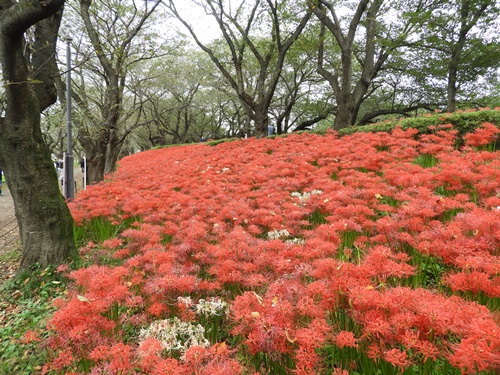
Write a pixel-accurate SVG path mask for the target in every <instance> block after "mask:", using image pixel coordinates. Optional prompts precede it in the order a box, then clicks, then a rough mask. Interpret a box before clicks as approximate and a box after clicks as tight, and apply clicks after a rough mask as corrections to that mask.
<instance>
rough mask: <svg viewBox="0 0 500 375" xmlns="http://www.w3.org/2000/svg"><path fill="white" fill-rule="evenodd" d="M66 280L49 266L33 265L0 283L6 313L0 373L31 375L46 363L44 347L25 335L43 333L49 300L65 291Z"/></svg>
mask: <svg viewBox="0 0 500 375" xmlns="http://www.w3.org/2000/svg"><path fill="white" fill-rule="evenodd" d="M66 282H67V280H66V279H65V278H64V277H62V276H61V275H60V274H59V273H57V272H56V271H55V270H54V268H53V267H48V268H46V269H40V268H39V267H38V266H34V267H32V268H31V269H30V270H29V272H24V273H22V274H20V275H18V276H17V277H16V278H14V279H11V280H8V281H6V282H5V283H4V284H3V285H2V286H1V288H0V307H1V309H0V310H2V311H6V312H8V315H4V316H2V318H3V319H4V320H3V321H2V326H1V327H0V374H19V375H30V374H35V373H38V372H39V371H40V370H41V366H42V365H43V364H45V363H46V362H47V358H48V352H47V350H46V349H45V348H44V347H42V346H39V345H38V338H35V339H33V340H29V339H28V335H31V336H32V337H40V338H43V336H44V334H46V333H45V332H46V331H45V321H46V319H47V318H48V317H49V316H50V314H51V313H52V312H53V311H54V310H55V308H54V307H53V305H52V300H53V299H54V298H57V297H60V296H62V295H64V294H65V292H66ZM5 319H6V320H5ZM27 333H28V335H27Z"/></svg>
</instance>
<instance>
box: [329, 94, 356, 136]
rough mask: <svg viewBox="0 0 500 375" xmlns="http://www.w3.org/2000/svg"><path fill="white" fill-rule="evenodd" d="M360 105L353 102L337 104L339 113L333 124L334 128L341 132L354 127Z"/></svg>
mask: <svg viewBox="0 0 500 375" xmlns="http://www.w3.org/2000/svg"><path fill="white" fill-rule="evenodd" d="M358 108H359V104H358V105H356V103H354V101H353V100H348V101H347V102H342V101H339V102H338V103H337V113H336V115H335V120H334V122H333V128H334V129H335V130H340V129H344V128H348V127H349V126H352V125H353V124H354V122H355V120H356V113H357V109H358Z"/></svg>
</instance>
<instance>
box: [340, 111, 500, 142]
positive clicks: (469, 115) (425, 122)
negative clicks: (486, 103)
mask: <svg viewBox="0 0 500 375" xmlns="http://www.w3.org/2000/svg"><path fill="white" fill-rule="evenodd" d="M484 122H490V123H492V124H494V125H496V126H499V127H500V111H499V110H493V109H488V110H481V111H475V112H461V111H457V112H454V113H435V114H433V115H429V116H419V117H410V118H406V119H403V120H394V121H386V122H383V123H376V124H372V125H365V126H352V127H350V128H346V129H342V130H340V131H339V133H340V135H349V134H354V133H358V132H364V133H366V132H390V131H392V130H393V129H394V128H396V127H397V126H400V127H401V128H402V129H410V128H413V129H417V130H418V131H419V132H420V133H430V129H429V127H431V126H437V125H444V124H452V125H453V126H454V127H455V128H456V129H457V130H458V132H459V137H460V136H463V135H464V134H467V133H470V132H472V131H474V129H476V128H477V127H478V126H479V125H481V124H482V123H484Z"/></svg>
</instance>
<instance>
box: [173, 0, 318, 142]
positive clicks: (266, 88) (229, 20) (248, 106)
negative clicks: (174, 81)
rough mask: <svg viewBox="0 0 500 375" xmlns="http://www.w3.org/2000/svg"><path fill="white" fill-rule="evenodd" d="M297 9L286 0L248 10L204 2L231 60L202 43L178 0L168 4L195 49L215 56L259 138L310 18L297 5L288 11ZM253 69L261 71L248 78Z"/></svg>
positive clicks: (216, 1)
mask: <svg viewBox="0 0 500 375" xmlns="http://www.w3.org/2000/svg"><path fill="white" fill-rule="evenodd" d="M294 4H295V3H294ZM294 4H292V2H283V1H281V2H280V4H279V5H278V1H272V0H266V1H260V0H257V1H255V2H254V3H253V5H252V6H250V7H249V6H247V3H246V2H245V1H243V2H241V3H240V4H239V5H238V6H237V7H236V9H235V10H234V11H233V10H232V9H231V7H230V4H226V3H224V2H223V1H221V0H205V1H203V2H202V5H203V7H204V9H205V11H206V13H207V15H210V16H212V17H214V18H215V20H216V21H217V24H218V25H219V28H220V30H221V31H222V34H223V39H222V40H221V42H223V43H225V45H226V46H227V47H228V49H229V51H228V52H229V58H228V57H227V55H226V54H225V53H223V54H221V55H218V54H217V51H216V50H215V48H213V47H210V46H208V45H207V44H205V43H202V42H201V40H200V38H199V37H198V35H197V34H196V33H195V31H194V29H193V27H192V26H191V25H190V24H189V22H188V21H186V20H185V19H184V18H183V17H182V16H181V14H180V13H179V12H178V10H177V8H176V6H175V1H173V0H169V2H168V8H169V9H170V11H171V12H172V14H174V15H175V16H176V17H177V18H178V19H179V20H180V21H181V22H182V23H183V24H184V26H185V27H186V28H187V30H188V31H189V33H190V34H191V36H192V37H193V39H194V40H195V42H196V44H197V45H198V46H199V47H200V48H201V49H202V50H203V51H205V52H206V53H207V54H208V55H209V56H210V58H211V59H212V61H213V62H214V64H215V65H216V66H217V68H218V69H219V70H220V71H221V73H222V75H223V76H224V79H225V80H226V81H227V82H228V84H229V85H230V86H231V88H232V89H233V90H234V91H235V93H236V94H237V96H238V98H239V99H240V100H241V103H242V104H243V107H244V109H245V111H246V113H247V115H248V116H249V117H250V118H251V119H252V121H253V122H254V124H255V134H256V136H258V137H260V136H264V135H266V134H267V127H268V124H269V107H270V105H271V101H272V99H273V96H274V93H275V90H276V86H277V84H278V80H279V78H280V75H281V69H282V67H283V64H284V59H285V55H286V53H287V51H288V49H289V48H290V47H291V45H292V44H293V43H294V42H295V41H296V40H297V38H298V37H299V35H300V33H301V32H302V30H303V29H304V27H305V26H306V24H307V22H308V20H309V18H310V16H311V14H310V12H308V11H307V10H306V11H304V10H301V9H300V8H299V7H297V6H295V8H294V9H293V10H294V12H289V9H287V6H288V7H290V6H294ZM300 13H302V14H301V15H300ZM291 15H295V16H297V17H292V16H291ZM285 20H286V21H285ZM269 35H270V38H269ZM254 65H256V66H257V67H258V74H257V75H249V74H248V70H247V69H248V68H249V67H250V69H252V68H251V67H252V66H254Z"/></svg>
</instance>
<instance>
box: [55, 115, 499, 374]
mask: <svg viewBox="0 0 500 375" xmlns="http://www.w3.org/2000/svg"><path fill="white" fill-rule="evenodd" d="M497 130H498V129H497V128H493V127H492V126H490V125H488V124H485V125H484V126H483V127H482V128H480V129H478V130H477V131H476V132H475V133H474V134H472V135H469V136H467V137H466V138H465V141H466V146H465V147H464V148H463V149H462V150H457V149H455V145H456V134H457V132H456V131H455V130H453V129H451V128H450V127H449V126H443V127H439V128H437V129H434V131H433V133H432V134H429V135H423V136H418V134H417V133H418V132H417V131H416V130H402V129H399V128H397V129H395V130H394V131H393V132H392V133H391V134H388V133H376V134H371V133H368V134H361V133H359V134H355V135H353V136H348V137H343V138H339V137H338V136H337V135H336V134H335V133H332V132H330V133H328V134H327V135H325V136H320V135H314V134H307V135H306V134H304V135H297V134H292V135H289V136H287V137H286V138H276V139H261V140H240V141H235V142H228V143H224V144H220V145H218V146H217V147H210V146H208V145H207V144H198V145H191V146H185V147H175V148H168V149H162V150H153V151H150V152H144V153H139V154H135V155H132V156H129V157H126V158H124V159H122V160H121V161H120V167H119V169H118V171H117V172H116V173H114V174H112V175H110V176H108V177H107V181H106V182H105V183H102V184H99V185H96V186H92V187H90V188H89V189H88V190H86V191H84V192H81V193H80V194H79V195H78V197H77V198H76V199H74V200H73V201H72V202H71V203H70V206H71V209H72V213H73V215H74V218H75V221H76V222H77V223H78V224H79V225H86V223H88V222H89V221H91V220H92V219H94V218H101V219H104V220H108V221H109V222H115V223H124V222H125V220H126V219H128V220H130V221H132V220H135V218H139V219H137V222H136V223H133V224H132V225H130V226H128V227H127V228H124V229H123V230H121V232H120V233H119V234H118V235H117V236H116V237H115V238H111V239H108V240H106V241H103V242H102V243H95V244H89V245H87V246H85V247H84V248H82V249H81V252H82V253H85V254H87V255H94V256H95V257H96V259H98V256H97V255H95V254H102V255H103V256H105V257H107V259H110V258H111V259H113V262H120V263H121V264H120V265H119V266H97V265H96V266H91V267H88V268H85V269H81V270H78V271H73V272H72V273H70V275H69V276H70V278H71V279H72V280H74V290H73V291H72V292H71V293H69V295H68V298H67V299H66V301H62V300H59V301H58V302H57V308H58V311H57V312H56V313H55V314H54V316H53V318H52V319H51V321H50V322H49V326H50V327H51V328H52V330H53V335H52V336H51V338H50V339H49V342H48V343H49V344H50V347H51V348H53V349H54V350H55V351H56V352H57V351H59V352H61V353H63V354H64V353H66V354H70V355H71V356H68V355H66V354H64V355H62V357H60V358H59V357H56V358H55V359H54V362H53V364H54V365H55V366H56V367H57V366H58V368H61V369H64V368H67V369H69V368H70V367H71V366H75V365H76V364H77V363H79V362H81V361H82V360H88V359H93V360H94V361H96V362H98V364H97V365H96V366H102V368H106V371H121V372H122V373H123V374H126V373H133V371H135V370H132V369H131V368H132V367H134V366H135V368H136V369H137V371H142V373H153V374H154V373H158V374H160V373H169V374H187V373H199V374H224V373H227V374H237V373H250V372H253V371H257V370H258V368H257V367H255V368H254V366H252V365H250V363H251V362H252V361H251V360H250V359H249V357H251V356H252V355H254V356H255V357H256V358H257V357H258V356H259V355H264V356H267V357H266V358H270V359H272V360H277V359H279V358H281V359H282V358H291V359H292V360H293V361H294V366H293V367H294V369H293V370H292V369H289V370H287V371H295V372H296V373H298V374H314V373H322V371H323V372H324V371H325V368H324V363H323V358H322V357H321V355H320V354H319V351H318V349H320V348H322V347H324V346H326V345H336V346H337V347H339V348H342V347H352V348H356V350H359V351H363V352H365V354H367V355H368V357H369V358H372V359H373V360H374V362H373V363H374V366H376V363H378V362H377V361H379V360H384V361H386V362H389V363H391V364H393V365H394V366H396V367H400V368H405V367H407V366H409V365H410V364H420V363H423V362H426V361H428V360H430V361H434V360H436V359H438V358H439V359H440V360H446V361H449V362H450V363H451V364H453V365H454V366H455V367H457V368H459V369H461V370H462V371H463V372H464V373H465V372H468V373H473V372H474V371H483V370H484V371H492V369H495V368H498V365H499V364H498V338H497V337H498V336H499V335H498V329H499V328H498V313H497V312H495V311H490V310H488V309H487V308H486V307H485V306H480V305H479V304H477V303H473V302H468V301H466V300H465V299H464V298H462V297H461V296H463V295H467V298H476V299H477V300H478V301H481V299H480V298H479V297H480V296H483V295H484V296H486V298H488V299H489V302H490V303H494V301H495V298H498V297H499V293H500V291H499V284H498V283H499V277H498V274H499V260H498V257H499V253H498V249H499V248H500V225H499V224H498V223H500V220H499V215H500V208H499V207H500V198H499V185H498V181H499V180H500V158H499V157H498V155H499V154H498V152H491V151H485V150H477V149H476V148H477V147H479V146H483V145H486V144H488V143H491V142H492V141H493V140H494V139H495V137H496V136H497V133H498V131H497ZM422 158H428V161H430V163H429V164H428V165H427V164H425V163H424V162H423V161H422ZM131 218H132V219H131ZM117 225H118V224H117ZM419 259H431V260H432V261H433V262H434V263H432V262H429V263H428V264H433V265H436V264H437V265H438V266H436V267H437V268H436V269H429V268H426V267H428V264H427V263H425V262H423V263H421V264H420V263H419ZM424 263H425V264H424ZM429 273H430V274H432V277H434V279H433V280H432V281H433V282H434V284H432V285H431V286H428V285H414V286H413V287H412V288H410V287H401V286H398V285H408V284H409V282H408V280H413V279H414V280H418V276H419V275H424V276H425V275H428V274H429ZM445 286H446V287H448V289H446V288H445ZM424 287H429V290H425V289H423V288H424ZM430 288H432V289H430ZM187 296H190V297H192V298H193V300H199V299H200V298H207V297H208V298H209V297H214V296H218V297H220V298H221V299H223V300H224V301H225V302H227V303H228V304H229V315H228V316H227V317H226V318H225V320H224V322H225V324H227V326H224V327H219V330H220V332H221V334H220V337H219V339H218V341H217V340H216V341H217V342H212V346H210V347H208V348H201V347H192V348H190V349H188V351H187V352H186V354H185V357H183V358H175V359H174V358H168V357H167V356H166V355H165V353H162V352H161V351H160V350H159V349H158V345H157V343H156V342H155V341H154V340H149V341H144V342H142V343H139V342H137V337H134V336H133V335H132V336H130V332H134V331H138V330H140V329H141V328H142V327H144V326H146V325H148V324H151V323H152V322H153V321H154V320H155V319H158V318H167V317H171V316H176V317H181V318H182V319H184V320H186V321H193V323H196V319H198V318H197V317H196V315H195V314H193V311H192V310H191V308H190V307H189V306H187V305H186V306H184V305H182V304H181V305H180V304H179V302H178V301H179V299H178V297H187ZM471 296H472V297H471ZM481 298H482V297H481ZM339 311H341V312H342V314H340V315H339ZM495 314H496V315H495ZM339 316H341V317H342V318H339ZM342 319H343V320H342ZM347 323H349V324H350V325H351V326H352V327H355V328H356V329H354V330H351V329H347V328H346V327H347V326H346V324H347ZM212 332H214V331H212ZM216 333H217V332H216ZM127 335H129V336H127ZM228 338H229V339H231V340H229V339H228ZM226 339H227V342H239V344H238V346H237V347H235V348H229V346H226V345H228V344H225V341H224V340H226ZM68 348H69V349H68ZM66 349H67V350H70V351H68V352H63V350H66ZM112 349H113V350H114V351H116V356H117V358H119V359H117V360H116V361H112V360H111V357H110V355H109V353H110V351H111V350H112ZM237 358H246V359H245V360H242V361H238V360H237ZM422 361H423V362H422ZM329 370H331V371H335V373H345V370H347V369H336V370H333V369H329Z"/></svg>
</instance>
